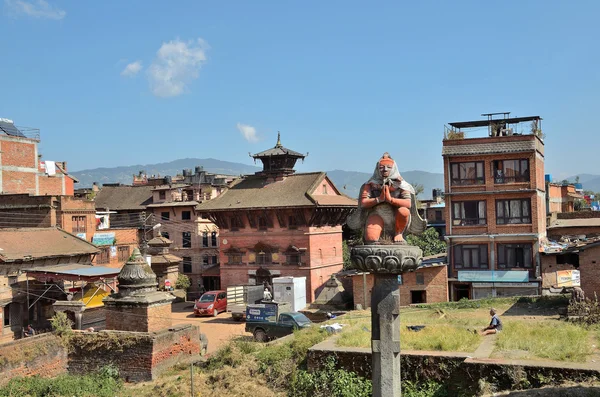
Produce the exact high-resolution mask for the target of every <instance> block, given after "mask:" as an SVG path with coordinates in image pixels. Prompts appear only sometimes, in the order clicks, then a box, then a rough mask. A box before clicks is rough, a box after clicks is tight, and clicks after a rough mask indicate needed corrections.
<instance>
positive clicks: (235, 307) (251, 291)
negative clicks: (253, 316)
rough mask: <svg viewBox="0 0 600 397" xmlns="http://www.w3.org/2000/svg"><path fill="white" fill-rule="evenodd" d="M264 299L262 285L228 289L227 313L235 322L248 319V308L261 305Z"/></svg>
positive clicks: (238, 286)
mask: <svg viewBox="0 0 600 397" xmlns="http://www.w3.org/2000/svg"><path fill="white" fill-rule="evenodd" d="M262 299H263V286H262V285H233V286H231V287H227V313H231V317H232V318H233V319H234V320H235V321H242V320H243V319H244V318H245V317H246V306H247V305H249V304H254V303H260V302H261V300H262Z"/></svg>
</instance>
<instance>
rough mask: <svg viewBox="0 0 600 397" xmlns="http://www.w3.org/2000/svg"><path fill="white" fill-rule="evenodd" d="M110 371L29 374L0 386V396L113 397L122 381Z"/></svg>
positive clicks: (119, 388) (118, 390) (117, 392)
mask: <svg viewBox="0 0 600 397" xmlns="http://www.w3.org/2000/svg"><path fill="white" fill-rule="evenodd" d="M110 372H111V371H105V372H102V370H101V372H99V373H96V374H91V375H83V376H74V375H60V376H58V377H56V378H52V379H50V378H42V377H40V376H31V377H27V378H13V379H11V380H10V381H9V382H8V384H6V385H5V386H3V387H0V396H31V397H46V396H78V397H92V396H94V397H95V396H97V397H113V396H116V395H118V394H119V392H120V391H121V389H122V387H121V386H122V381H121V380H119V379H115V378H114V377H112V376H110V375H109V374H110Z"/></svg>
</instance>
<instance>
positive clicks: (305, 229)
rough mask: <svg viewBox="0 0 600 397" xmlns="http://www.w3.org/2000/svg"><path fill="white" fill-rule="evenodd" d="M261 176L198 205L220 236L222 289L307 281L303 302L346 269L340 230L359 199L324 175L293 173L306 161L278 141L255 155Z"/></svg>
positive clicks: (249, 177)
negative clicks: (282, 279)
mask: <svg viewBox="0 0 600 397" xmlns="http://www.w3.org/2000/svg"><path fill="white" fill-rule="evenodd" d="M253 157H254V159H255V160H260V161H261V162H262V163H263V170H262V171H260V172H257V173H256V174H255V175H249V176H246V177H244V178H241V179H239V180H237V181H236V182H234V183H233V184H232V186H230V188H229V189H228V190H227V191H225V192H224V193H222V194H221V195H220V196H219V197H217V198H215V199H212V200H210V201H207V202H205V203H202V204H200V205H198V207H197V211H198V212H199V213H200V214H205V215H206V216H207V217H208V218H209V219H210V220H212V221H213V222H214V223H215V224H216V225H217V226H218V227H219V230H220V236H219V240H220V258H221V259H220V263H221V273H220V275H221V288H226V287H227V286H229V285H236V284H248V283H250V284H262V283H263V282H267V283H269V284H271V283H272V279H273V277H279V276H299V277H306V280H307V281H306V284H307V285H306V289H307V295H306V298H307V302H312V301H313V300H314V299H315V295H316V292H318V291H319V288H320V287H321V286H322V285H323V284H324V283H325V282H327V280H329V278H330V276H331V275H332V274H335V273H337V272H339V271H340V270H341V269H342V267H343V257H342V226H341V225H342V224H343V223H344V221H345V219H346V217H347V215H348V214H349V212H350V211H351V210H352V209H353V208H355V207H356V201H355V200H353V199H350V198H348V197H346V196H344V195H343V194H341V193H340V192H339V191H338V189H337V188H336V187H335V186H334V185H333V183H332V182H331V181H330V180H329V178H328V177H327V175H326V174H325V173H324V172H311V173H299V174H296V173H295V171H294V165H295V164H296V161H297V160H298V159H304V157H305V156H304V155H303V154H301V153H298V152H295V151H293V150H290V149H287V148H285V147H283V146H282V145H281V142H280V141H279V139H278V141H277V144H276V145H275V147H274V148H272V149H269V150H265V151H263V152H261V153H258V154H255V155H254V156H253Z"/></svg>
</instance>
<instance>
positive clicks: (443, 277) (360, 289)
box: [352, 266, 448, 308]
mask: <svg viewBox="0 0 600 397" xmlns="http://www.w3.org/2000/svg"><path fill="white" fill-rule="evenodd" d="M417 275H423V284H417ZM365 278H366V292H367V293H366V301H367V305H366V307H365V303H364V301H365V294H364V291H365V288H364V285H363V284H364V281H363V280H364V278H363V275H361V274H359V275H355V276H352V285H353V295H354V306H355V307H356V305H357V304H360V305H362V306H363V308H367V307H371V292H372V291H373V283H374V280H375V279H374V276H373V275H372V274H367V275H366V277H365ZM419 278H420V277H419ZM398 290H399V291H400V305H402V306H408V305H410V304H412V303H413V302H412V298H411V296H412V291H425V302H424V303H436V302H448V270H447V268H446V266H438V267H430V268H423V269H420V270H417V271H415V272H410V273H405V274H403V275H402V285H400V286H398Z"/></svg>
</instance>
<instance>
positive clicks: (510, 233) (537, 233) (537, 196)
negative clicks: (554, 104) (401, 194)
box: [442, 113, 546, 300]
mask: <svg viewBox="0 0 600 397" xmlns="http://www.w3.org/2000/svg"><path fill="white" fill-rule="evenodd" d="M487 116H488V118H487V120H478V121H467V122H457V123H450V127H449V128H447V130H446V134H445V137H444V141H443V149H442V156H443V158H444V181H445V201H446V219H447V220H448V222H447V223H446V233H447V236H446V237H447V239H448V242H449V246H450V252H449V254H450V258H449V267H448V270H449V282H450V297H451V300H459V299H461V298H482V297H486V296H507V295H523V294H527V295H532V294H537V293H538V292H539V281H538V276H540V259H539V250H540V249H539V248H540V240H541V239H543V238H544V237H545V234H546V208H545V204H546V203H545V181H544V142H543V140H542V139H541V131H540V130H539V129H538V127H537V126H538V125H539V123H540V122H541V118H540V117H538V116H532V117H520V118H509V117H508V114H507V113H505V114H503V117H501V118H495V119H494V116H495V115H492V114H490V115H487ZM525 122H530V123H531V124H530V125H525V126H524V127H522V124H521V123H525ZM481 127H483V128H486V127H487V129H488V132H489V136H487V137H481V138H471V137H467V136H465V134H466V133H468V132H469V131H470V130H471V129H473V128H481ZM517 128H521V129H520V130H519V131H522V129H523V128H525V129H526V130H527V131H532V132H531V133H517ZM464 130H466V131H464ZM471 131H472V130H471Z"/></svg>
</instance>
